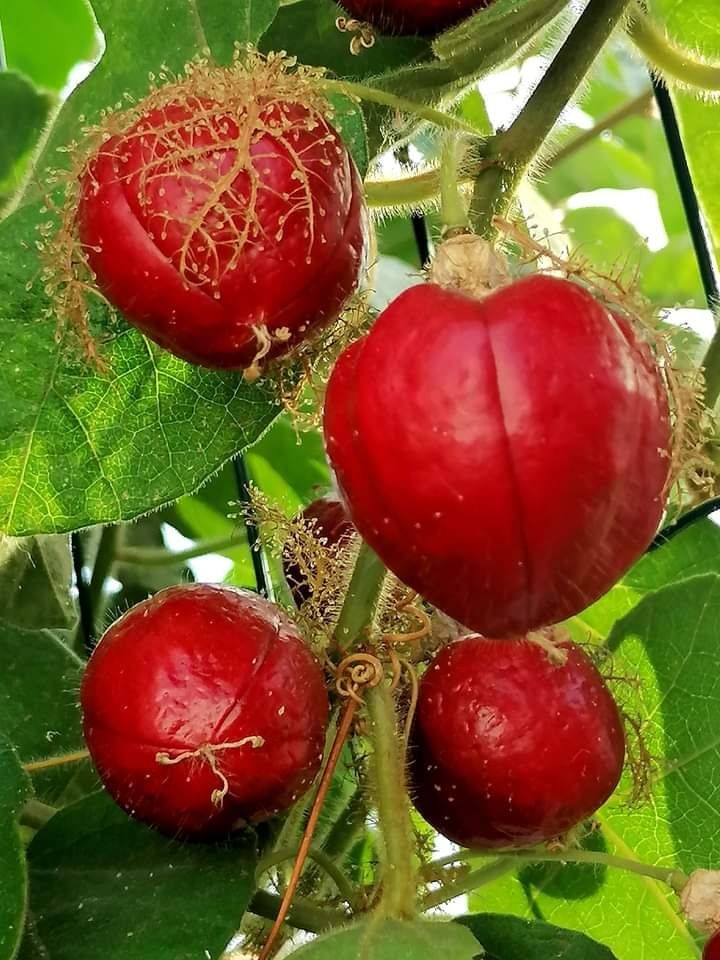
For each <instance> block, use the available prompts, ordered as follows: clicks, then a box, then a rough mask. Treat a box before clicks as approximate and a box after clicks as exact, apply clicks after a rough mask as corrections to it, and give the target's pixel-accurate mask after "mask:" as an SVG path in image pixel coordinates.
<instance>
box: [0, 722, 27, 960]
mask: <svg viewBox="0 0 720 960" xmlns="http://www.w3.org/2000/svg"><path fill="white" fill-rule="evenodd" d="M30 791H31V785H30V781H29V780H28V778H27V776H26V775H25V773H24V771H23V768H22V766H21V765H20V761H19V760H18V757H17V755H16V754H15V752H14V751H13V749H12V747H11V746H10V744H9V743H8V742H7V741H6V740H5V739H4V738H3V737H2V736H0V960H13V957H15V955H16V952H17V949H18V946H19V944H20V940H21V938H22V934H23V926H24V923H25V911H26V907H27V867H26V864H25V850H24V848H23V843H22V839H21V837H20V830H19V828H18V824H17V815H18V813H19V812H20V810H21V809H22V806H23V803H24V802H25V798H26V797H27V796H28V795H29V793H30Z"/></svg>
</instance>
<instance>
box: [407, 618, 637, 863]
mask: <svg viewBox="0 0 720 960" xmlns="http://www.w3.org/2000/svg"><path fill="white" fill-rule="evenodd" d="M556 646H557V648H558V650H559V651H562V652H563V653H565V654H566V656H567V659H566V660H565V662H564V663H563V664H559V663H556V662H553V661H552V660H551V658H550V656H549V655H548V652H547V651H546V650H545V649H544V648H543V647H541V646H539V645H538V644H536V643H533V642H532V641H529V640H489V639H486V638H484V637H478V636H471V637H467V638H465V639H463V640H460V641H458V642H457V643H453V644H450V646H448V647H445V648H444V649H443V650H442V651H441V652H440V653H439V654H438V655H437V657H436V658H435V659H434V661H433V662H432V664H431V665H430V667H429V668H428V670H427V672H426V673H425V675H424V677H423V679H422V682H421V684H420V698H419V701H418V709H417V714H416V719H415V724H414V728H413V740H414V754H413V756H414V760H413V764H412V767H411V770H412V780H413V784H414V801H415V804H416V806H417V808H418V810H419V811H420V813H421V814H422V815H423V817H425V819H426V820H427V821H428V822H429V823H430V824H432V826H434V827H435V828H436V830H438V832H439V833H442V834H443V835H444V836H446V837H448V838H449V839H450V840H453V841H455V842H456V843H460V844H462V845H463V846H467V847H517V846H532V845H533V844H536V843H540V842H541V841H543V840H549V839H551V838H552V837H555V836H558V835H559V834H562V833H564V832H565V831H567V830H569V829H570V828H571V827H574V826H575V825H576V824H578V823H580V822H581V821H582V820H584V819H585V818H586V817H589V816H590V815H591V814H592V813H594V812H595V811H596V810H597V809H598V807H600V806H602V804H603V803H604V802H605V801H606V800H607V798H608V797H609V796H610V794H611V793H612V792H613V790H614V789H615V787H616V786H617V783H618V780H619V779H620V774H621V773H622V768H623V762H624V758H625V737H624V733H623V726H622V722H621V720H620V715H619V713H618V709H617V706H616V705H615V701H614V700H613V698H612V696H611V695H610V692H609V690H608V689H607V687H606V686H605V684H604V683H603V680H602V677H601V676H600V674H599V673H598V672H597V670H596V669H595V667H594V666H593V665H592V663H591V662H590V660H589V659H588V658H587V656H586V655H585V654H584V653H583V652H582V650H580V648H579V647H576V646H575V645H574V644H572V643H570V642H569V641H565V642H562V641H561V642H557V643H556Z"/></svg>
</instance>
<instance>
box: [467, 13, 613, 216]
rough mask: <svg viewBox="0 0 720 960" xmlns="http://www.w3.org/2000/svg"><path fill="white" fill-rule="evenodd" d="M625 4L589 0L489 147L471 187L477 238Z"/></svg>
mask: <svg viewBox="0 0 720 960" xmlns="http://www.w3.org/2000/svg"><path fill="white" fill-rule="evenodd" d="M629 3H630V0H590V2H589V3H588V5H587V7H586V8H585V10H584V11H583V13H582V14H581V16H580V18H579V19H578V21H577V23H576V24H575V27H574V28H573V30H572V31H571V33H570V35H569V36H568V38H567V40H566V41H565V43H564V44H563V46H562V47H561V48H560V50H559V51H558V53H557V55H556V56H555V59H554V60H553V61H552V63H551V64H550V66H549V67H548V69H547V71H546V72H545V75H544V76H543V78H542V80H541V81H540V83H539V84H538V85H537V87H536V88H535V90H534V91H533V93H532V94H531V96H530V98H529V100H528V101H527V103H526V105H525V108H524V109H523V111H522V112H521V114H520V116H519V117H518V118H517V120H515V121H514V123H512V124H511V126H510V127H509V128H508V129H507V130H505V131H503V132H501V133H499V134H498V135H497V136H496V137H495V138H494V140H493V141H492V145H491V156H492V157H494V159H495V160H496V165H495V166H492V167H489V168H488V169H487V170H485V171H484V173H482V174H481V175H480V176H479V177H478V179H477V180H476V182H475V192H474V195H473V201H472V206H471V219H472V221H473V224H474V226H475V229H476V231H477V232H478V233H479V234H480V235H488V234H490V233H491V232H492V221H493V218H494V217H495V216H496V215H498V214H500V213H503V212H504V211H505V209H506V208H507V206H508V205H509V204H510V202H511V200H512V198H513V196H514V194H515V191H516V190H517V187H518V185H519V183H520V180H521V179H522V177H523V175H524V174H525V172H526V171H527V169H528V167H529V166H530V164H531V163H532V162H533V160H534V159H535V157H536V156H537V154H538V153H539V151H540V149H541V148H542V146H543V144H544V143H545V140H546V139H547V137H548V136H549V134H550V132H551V131H552V129H553V127H554V126H555V123H556V122H557V119H558V117H559V116H560V114H561V113H562V111H563V110H564V109H565V107H566V106H567V104H568V103H569V102H570V100H571V99H572V97H573V95H574V93H575V91H576V90H577V88H578V87H579V85H580V84H581V82H582V80H583V78H584V77H585V75H586V73H587V72H588V70H589V69H590V67H591V66H592V64H593V61H594V60H595V58H596V57H597V55H598V53H599V52H600V50H601V49H602V47H603V46H604V44H605V42H606V40H607V39H608V38H609V36H610V34H611V33H612V31H613V29H614V28H615V26H616V24H617V23H618V21H619V20H620V19H621V17H622V16H623V14H624V12H625V10H626V8H627V7H628V5H629Z"/></svg>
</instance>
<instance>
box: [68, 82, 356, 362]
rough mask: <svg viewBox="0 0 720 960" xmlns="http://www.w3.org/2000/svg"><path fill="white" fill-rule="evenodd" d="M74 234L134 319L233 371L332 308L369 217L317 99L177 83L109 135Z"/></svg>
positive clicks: (179, 347) (330, 315)
mask: <svg viewBox="0 0 720 960" xmlns="http://www.w3.org/2000/svg"><path fill="white" fill-rule="evenodd" d="M260 86H261V85H260ZM260 86H259V87H258V88H260ZM78 230H79V235H80V241H81V243H82V245H83V251H84V254H85V256H86V258H87V262H88V264H89V266H90V268H91V269H92V271H93V272H94V274H95V278H96V283H97V285H98V287H99V289H100V290H101V291H102V293H103V294H104V295H105V296H106V297H107V299H108V300H109V301H110V303H111V304H112V305H113V306H115V307H116V308H117V309H118V310H120V311H121V312H122V313H123V314H124V315H125V317H126V318H127V319H128V320H129V321H130V322H131V323H132V324H134V325H135V326H136V327H138V328H139V329H140V330H142V332H143V333H145V334H146V335H147V336H148V337H150V338H151V339H152V340H154V341H155V342H156V343H158V344H160V346H162V347H165V348H166V349H167V350H169V351H170V352H171V353H174V354H175V355H177V356H179V357H182V358H183V359H185V360H189V361H190V362H192V363H196V364H200V365H203V366H208V367H215V368H234V369H240V368H248V367H253V366H255V365H256V364H257V363H258V362H259V361H261V360H265V359H268V358H270V357H273V356H276V355H278V354H281V353H284V352H285V351H287V350H288V349H290V348H291V347H292V346H293V345H295V344H297V343H299V342H300V341H302V340H304V339H306V338H307V337H308V336H309V335H310V334H311V333H312V332H313V331H314V330H315V329H317V328H319V327H320V326H322V325H324V324H327V323H329V322H330V321H332V320H334V319H335V318H336V317H337V316H338V314H339V312H340V310H341V308H342V306H343V304H344V303H345V301H346V300H347V298H348V296H349V295H350V294H351V293H352V292H353V290H354V289H355V287H356V285H357V282H358V276H359V274H360V272H361V269H362V265H363V263H364V257H365V246H366V235H367V224H366V212H365V206H364V200H363V194H362V186H361V183H360V178H359V175H358V172H357V170H356V169H355V165H354V163H353V161H352V158H351V157H350V154H349V153H348V151H347V149H346V148H345V146H344V145H343V143H342V140H341V139H340V136H339V135H338V133H337V132H336V131H335V130H334V129H333V127H332V126H331V125H330V124H329V122H328V121H327V120H326V119H325V118H324V117H323V115H322V114H321V112H320V111H319V109H316V108H315V107H312V106H308V105H304V104H303V103H301V102H293V101H290V100H281V99H278V98H274V97H273V96H272V95H271V94H270V93H269V92H268V93H267V96H265V97H261V98H260V99H258V100H255V101H253V100H252V99H248V97H244V98H243V97H239V98H237V99H236V100H235V101H233V100H232V98H230V99H225V100H223V101H222V102H220V101H215V100H212V99H209V98H207V97H200V96H194V95H193V94H192V93H191V92H187V91H185V93H184V95H183V96H180V94H178V98H177V99H176V100H175V101H173V102H167V103H161V104H160V105H152V104H151V105H150V106H149V108H148V110H147V112H145V113H144V114H143V115H142V116H140V118H139V119H137V120H136V121H135V122H134V123H133V124H132V125H131V126H130V127H129V128H128V129H126V130H125V131H124V132H123V133H120V134H118V135H116V136H112V137H110V138H109V139H107V140H105V142H104V143H103V144H102V146H101V147H100V149H99V151H98V152H97V153H96V155H95V156H94V157H93V158H92V159H91V160H90V161H89V163H88V164H87V166H86V168H85V172H84V174H83V176H82V182H81V197H80V204H79V209H78Z"/></svg>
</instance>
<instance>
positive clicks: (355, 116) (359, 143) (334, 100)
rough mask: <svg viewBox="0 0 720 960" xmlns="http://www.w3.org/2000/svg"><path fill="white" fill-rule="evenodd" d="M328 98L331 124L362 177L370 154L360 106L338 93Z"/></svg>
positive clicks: (368, 163)
mask: <svg viewBox="0 0 720 960" xmlns="http://www.w3.org/2000/svg"><path fill="white" fill-rule="evenodd" d="M328 100H329V101H330V103H331V104H332V108H333V113H332V124H333V126H334V127H335V129H336V130H337V132H338V133H339V134H340V136H341V137H342V138H343V141H344V143H345V146H346V147H347V148H348V150H349V151H350V154H351V156H352V158H353V160H354V161H355V166H356V167H357V168H358V171H359V173H360V176H361V177H362V178H363V179H364V178H365V175H366V174H367V171H368V166H369V165H370V154H369V151H368V142H367V130H366V129H365V116H364V114H363V112H362V108H361V107H360V105H359V104H357V103H355V101H353V100H350V99H349V97H343V96H341V95H339V94H331V95H330V96H329V97H328Z"/></svg>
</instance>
